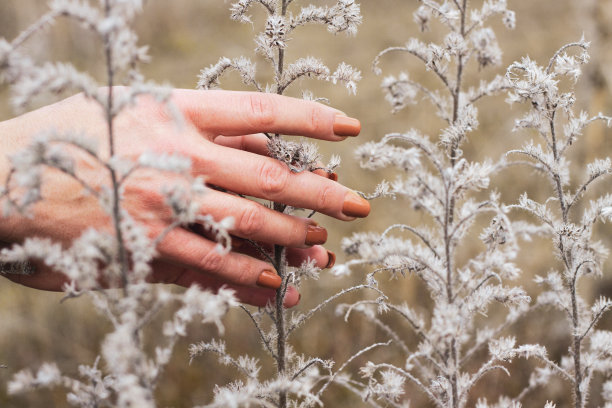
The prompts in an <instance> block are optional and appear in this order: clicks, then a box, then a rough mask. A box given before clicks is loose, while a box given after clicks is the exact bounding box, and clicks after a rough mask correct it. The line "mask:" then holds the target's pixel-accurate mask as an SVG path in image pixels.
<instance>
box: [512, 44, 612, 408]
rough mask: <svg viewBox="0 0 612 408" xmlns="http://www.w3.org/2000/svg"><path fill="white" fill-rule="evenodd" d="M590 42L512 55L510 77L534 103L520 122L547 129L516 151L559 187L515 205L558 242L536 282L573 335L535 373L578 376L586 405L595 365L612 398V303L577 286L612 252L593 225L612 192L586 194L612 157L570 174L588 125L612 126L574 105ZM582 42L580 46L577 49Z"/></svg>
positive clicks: (609, 400)
mask: <svg viewBox="0 0 612 408" xmlns="http://www.w3.org/2000/svg"><path fill="white" fill-rule="evenodd" d="M588 47H589V43H587V42H586V41H585V40H584V39H582V40H581V41H579V42H576V43H571V44H567V45H565V46H563V47H562V48H561V49H559V50H558V51H557V52H556V53H555V54H554V56H553V57H552V58H551V59H550V61H549V62H548V64H547V66H540V65H538V64H537V63H536V62H535V61H533V60H531V59H530V58H523V59H522V60H521V61H519V62H515V63H513V64H512V65H511V66H510V67H509V68H508V72H507V75H506V77H507V79H508V81H509V82H510V83H511V88H510V89H511V91H510V94H509V97H508V101H509V102H510V103H528V104H529V106H530V107H531V109H529V112H528V113H527V114H526V115H525V116H524V117H523V118H521V119H519V120H517V121H516V126H515V130H522V129H530V130H532V131H533V132H535V133H537V134H538V136H539V137H540V139H539V142H535V141H531V142H529V143H527V144H525V145H524V146H523V147H522V148H521V149H519V150H514V151H511V152H509V154H511V155H513V156H522V157H525V158H527V161H526V164H528V165H530V166H532V167H533V168H534V169H536V170H537V171H538V173H540V174H542V175H543V176H544V177H545V178H546V179H547V180H548V181H549V182H550V185H551V187H552V195H551V196H550V197H549V198H548V199H546V200H545V201H544V202H537V201H535V200H533V199H530V198H529V197H528V196H527V194H524V195H523V196H522V197H521V198H520V200H519V203H518V204H517V205H515V206H512V207H514V208H517V209H521V210H523V211H526V212H527V213H529V214H530V215H531V216H533V217H534V218H535V219H537V220H538V222H539V223H540V224H541V228H540V230H539V233H540V234H542V235H545V236H546V237H550V238H551V240H552V242H553V246H554V251H555V255H556V257H557V259H558V260H559V263H558V264H557V265H556V266H555V267H554V269H553V270H552V271H551V272H549V273H548V274H547V275H546V276H537V277H536V282H537V283H538V284H540V285H542V286H543V287H545V288H546V289H545V291H544V292H543V293H542V294H540V295H539V296H538V300H537V303H538V304H539V305H545V306H551V307H553V308H556V309H558V310H560V311H562V312H563V313H564V315H565V317H566V318H567V321H568V325H569V334H570V336H571V342H570V348H569V353H568V355H566V356H563V357H562V358H561V361H560V362H559V363H556V362H553V361H551V360H550V359H545V360H544V361H545V363H546V368H547V370H545V378H544V379H543V380H542V379H541V378H540V379H539V381H538V378H537V377H539V375H536V378H534V379H533V380H532V381H536V382H538V383H539V384H545V383H546V381H547V378H548V377H550V375H553V374H554V375H558V376H560V377H561V378H563V379H564V380H566V381H568V382H569V383H570V384H571V387H572V393H573V397H574V406H575V407H584V406H586V404H587V401H588V398H589V394H590V393H591V391H593V390H592V380H593V376H594V375H595V374H596V373H600V374H602V375H603V378H604V380H607V382H606V383H605V385H604V387H603V392H602V397H603V399H604V401H605V402H606V404H607V405H606V406H609V404H612V395H611V394H610V388H611V387H612V382H611V381H610V378H611V377H612V332H610V331H608V330H603V329H601V330H597V328H596V326H597V323H598V322H599V320H600V319H601V318H602V317H603V315H604V314H605V313H606V312H607V311H609V310H610V309H612V300H610V299H608V298H604V297H601V298H600V299H598V300H596V301H595V302H589V301H588V300H587V299H585V298H584V297H583V296H581V295H580V294H579V292H578V286H579V284H580V282H581V281H583V280H584V279H583V278H585V277H589V276H590V277H594V278H596V277H601V274H602V268H603V262H604V260H605V259H606V257H607V255H608V249H607V248H606V247H605V246H603V245H602V243H601V242H599V241H597V240H596V239H595V237H593V228H594V226H595V224H596V223H597V222H598V221H602V222H606V221H609V220H611V219H612V195H610V194H606V195H604V196H601V197H596V198H591V199H590V200H589V201H588V203H583V201H584V197H585V195H586V194H588V192H589V190H590V187H591V186H592V184H593V183H594V182H596V181H598V180H600V179H602V178H603V177H605V176H607V175H609V174H610V173H612V161H611V160H610V158H609V157H606V158H604V159H596V160H595V161H593V162H592V163H589V164H588V165H587V166H586V171H585V172H584V173H585V174H583V175H581V178H582V179H583V180H582V181H578V182H576V181H575V179H576V178H577V177H576V175H574V174H570V160H569V156H570V153H571V150H572V147H573V146H574V145H575V143H576V142H577V141H579V140H580V137H581V136H582V134H583V132H584V130H585V128H586V127H587V126H589V125H590V124H591V123H593V122H595V121H603V122H604V123H605V124H606V125H607V126H608V127H610V126H612V117H609V116H604V115H602V114H601V113H600V114H598V115H595V116H590V115H589V114H588V113H587V112H584V111H581V112H579V113H577V112H576V110H575V108H574V104H575V102H576V97H575V95H574V93H573V88H572V86H571V85H572V84H575V83H576V81H577V80H578V78H579V77H580V74H581V71H582V65H583V64H585V63H586V62H587V61H588V59H589V55H588V52H587V50H588ZM576 49H577V50H578V52H577V53H574V54H572V53H571V51H572V50H576ZM565 84H569V85H568V86H569V87H570V90H569V91H568V92H563V90H562V87H563V86H564V85H565ZM572 176H574V177H572ZM536 374H537V373H536Z"/></svg>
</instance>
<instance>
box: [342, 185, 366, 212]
mask: <svg viewBox="0 0 612 408" xmlns="http://www.w3.org/2000/svg"><path fill="white" fill-rule="evenodd" d="M342 213H343V214H344V215H346V216H347V217H357V218H364V217H367V216H368V214H370V203H369V202H368V200H366V199H365V198H363V197H361V196H359V195H358V194H357V193H355V192H353V191H349V192H348V193H346V196H344V204H343V205H342Z"/></svg>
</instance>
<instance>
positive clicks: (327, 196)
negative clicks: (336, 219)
mask: <svg viewBox="0 0 612 408" xmlns="http://www.w3.org/2000/svg"><path fill="white" fill-rule="evenodd" d="M333 197H334V187H333V186H324V187H323V188H322V189H321V190H320V191H319V192H318V194H317V201H316V203H317V208H316V209H317V210H319V211H326V210H328V211H329V210H332V209H333V207H334V200H333Z"/></svg>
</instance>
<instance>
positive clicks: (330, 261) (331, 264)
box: [324, 251, 336, 269]
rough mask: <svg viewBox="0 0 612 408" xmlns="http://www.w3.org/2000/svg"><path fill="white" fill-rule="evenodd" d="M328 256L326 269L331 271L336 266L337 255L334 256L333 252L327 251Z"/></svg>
mask: <svg viewBox="0 0 612 408" xmlns="http://www.w3.org/2000/svg"><path fill="white" fill-rule="evenodd" d="M327 256H328V258H327V259H328V260H327V265H325V268H324V269H331V268H333V267H334V265H335V264H336V254H334V253H333V252H332V251H327Z"/></svg>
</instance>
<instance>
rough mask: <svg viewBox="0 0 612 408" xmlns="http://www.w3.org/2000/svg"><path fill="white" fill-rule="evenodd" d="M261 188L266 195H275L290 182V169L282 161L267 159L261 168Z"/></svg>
mask: <svg viewBox="0 0 612 408" xmlns="http://www.w3.org/2000/svg"><path fill="white" fill-rule="evenodd" d="M258 180H259V188H260V189H261V191H262V192H263V193H264V194H265V195H266V197H268V196H270V197H274V196H276V195H278V194H279V193H281V192H282V191H283V190H284V189H285V188H286V187H287V183H288V182H289V170H288V169H287V167H286V166H285V165H284V164H283V163H281V162H277V161H274V160H267V161H264V162H263V163H262V165H261V166H260V169H259V177H258Z"/></svg>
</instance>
